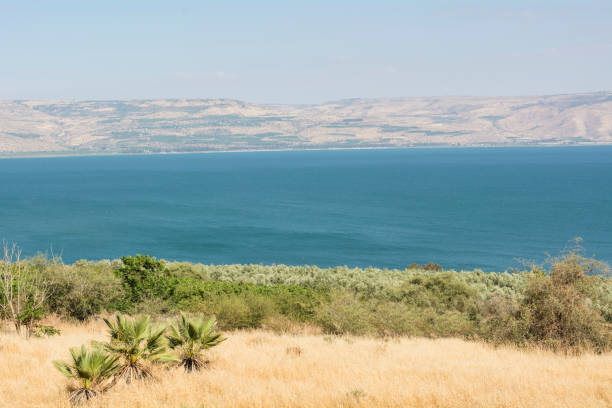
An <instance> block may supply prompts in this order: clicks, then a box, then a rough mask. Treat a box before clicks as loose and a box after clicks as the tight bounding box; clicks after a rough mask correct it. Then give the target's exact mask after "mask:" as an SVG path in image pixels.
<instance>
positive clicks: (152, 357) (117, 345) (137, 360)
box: [103, 314, 176, 384]
mask: <svg viewBox="0 0 612 408" xmlns="http://www.w3.org/2000/svg"><path fill="white" fill-rule="evenodd" d="M104 322H105V323H106V325H107V326H108V328H109V335H110V341H109V342H108V343H105V344H103V347H104V349H105V350H106V351H108V352H109V353H110V354H112V355H115V356H118V357H120V363H121V364H120V369H119V370H118V371H117V373H116V374H115V380H118V381H124V382H125V383H126V384H130V383H131V382H132V381H134V380H143V379H146V378H150V377H152V373H151V370H150V368H149V366H148V365H147V363H148V362H170V361H175V360H176V357H175V356H174V355H172V354H170V353H168V352H167V350H166V344H165V338H164V333H165V331H166V328H165V327H153V325H152V324H151V322H150V320H149V317H141V318H139V319H134V320H132V319H129V318H127V317H126V316H123V315H121V314H117V315H116V316H115V322H113V321H111V320H109V319H106V318H105V319H104Z"/></svg>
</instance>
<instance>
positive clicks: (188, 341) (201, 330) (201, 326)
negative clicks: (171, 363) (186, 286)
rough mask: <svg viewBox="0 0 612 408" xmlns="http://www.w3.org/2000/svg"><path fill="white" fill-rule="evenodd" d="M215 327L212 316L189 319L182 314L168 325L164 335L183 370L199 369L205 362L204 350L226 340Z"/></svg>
mask: <svg viewBox="0 0 612 408" xmlns="http://www.w3.org/2000/svg"><path fill="white" fill-rule="evenodd" d="M216 329H217V321H216V320H215V318H214V317H211V318H209V319H204V318H202V317H199V318H193V319H189V318H187V316H185V315H184V314H181V316H180V317H179V319H178V321H177V322H176V323H175V324H173V325H172V326H171V327H170V333H169V334H167V335H166V337H167V339H168V346H169V347H170V348H171V349H172V350H175V351H176V352H177V354H178V359H179V365H180V366H182V367H184V368H185V371H187V372H191V371H194V370H195V371H199V370H200V369H201V368H202V367H203V366H205V365H206V363H207V361H205V360H204V359H203V357H202V354H203V353H204V351H205V350H208V349H210V348H211V347H214V346H216V345H218V344H219V343H221V342H222V341H224V340H226V339H225V338H224V337H223V336H222V335H221V334H220V333H217V332H216Z"/></svg>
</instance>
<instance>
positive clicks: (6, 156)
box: [0, 143, 612, 160]
mask: <svg viewBox="0 0 612 408" xmlns="http://www.w3.org/2000/svg"><path fill="white" fill-rule="evenodd" d="M609 146H612V143H573V144H545V143H539V144H513V145H486V144H484V145H464V146H463V145H462V146H456V145H440V146H385V147H375V146H373V147H329V148H304V149H236V150H233V149H229V150H198V151H189V152H180V151H167V152H146V151H144V152H135V153H123V152H115V153H105V152H91V153H71V152H65V153H64V152H49V153H45V152H41V153H40V154H36V153H35V152H24V153H0V160H2V159H49V158H63V157H114V156H164V155H181V154H183V155H194V154H215V153H263V152H311V151H352V150H411V149H457V150H463V149H512V148H530V147H532V148H538V147H539V148H562V147H609Z"/></svg>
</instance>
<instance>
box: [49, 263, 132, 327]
mask: <svg viewBox="0 0 612 408" xmlns="http://www.w3.org/2000/svg"><path fill="white" fill-rule="evenodd" d="M120 264H121V262H120V261H113V262H112V263H111V262H109V261H99V262H89V261H84V260H81V261H77V262H75V263H74V264H73V265H63V264H61V265H54V267H52V268H49V269H48V271H47V279H48V281H49V291H50V293H51V294H52V296H50V297H49V298H48V299H47V308H48V310H49V311H50V312H52V313H56V314H58V315H60V316H65V317H68V318H71V319H76V320H80V321H83V320H86V319H88V318H90V317H91V316H95V315H97V314H99V313H101V312H102V311H104V310H107V311H114V310H126V309H127V308H128V306H129V305H130V304H131V302H130V301H129V299H128V296H127V294H126V292H125V291H124V288H123V286H122V284H121V281H120V280H119V278H117V277H116V276H115V275H114V273H113V271H114V270H115V269H116V268H118V265H120Z"/></svg>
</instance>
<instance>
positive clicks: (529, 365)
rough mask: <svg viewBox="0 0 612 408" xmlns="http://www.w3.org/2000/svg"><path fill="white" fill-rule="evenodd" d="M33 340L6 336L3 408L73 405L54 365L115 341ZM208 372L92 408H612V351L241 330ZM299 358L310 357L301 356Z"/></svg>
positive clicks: (99, 331)
mask: <svg viewBox="0 0 612 408" xmlns="http://www.w3.org/2000/svg"><path fill="white" fill-rule="evenodd" d="M62 332H63V333H62V336H59V337H57V336H56V337H52V338H47V339H30V340H25V339H23V338H19V337H17V336H15V335H14V334H7V333H1V332H0V407H67V406H68V404H67V403H66V402H65V401H66V398H67V394H66V391H65V385H66V380H65V379H64V378H63V377H62V376H61V374H60V373H59V372H57V371H56V370H55V368H54V367H53V366H52V365H51V360H54V359H67V358H68V348H69V347H73V346H78V345H80V344H83V343H87V342H89V341H90V340H92V339H94V338H95V339H99V340H102V339H104V334H105V331H104V327H103V326H102V325H100V324H99V323H91V324H88V325H83V326H63V327H62ZM228 335H229V337H230V339H229V340H228V341H226V342H224V343H222V344H221V345H220V346H218V347H217V348H216V349H214V350H212V351H211V353H210V358H211V359H212V361H213V363H212V366H211V368H210V369H208V370H205V371H203V372H201V373H197V374H192V375H186V374H184V373H183V372H182V371H180V370H176V369H172V370H169V371H162V370H160V371H159V372H158V373H157V375H158V376H159V377H160V380H159V381H158V382H151V383H145V384H138V385H135V386H131V387H130V388H129V389H128V388H126V387H125V386H124V387H116V388H114V389H111V390H110V391H109V392H108V393H107V394H105V395H103V396H101V397H99V398H97V399H95V400H94V401H93V402H92V403H91V404H88V406H91V407H96V408H101V407H127V408H136V407H142V408H145V407H146V408H155V407H159V408H161V407H194V408H195V407H312V408H315V407H439V408H442V407H462V408H463V407H465V408H467V407H469V408H475V407H487V408H491V407H504V408H513V407H517V408H518V407H551V408H552V407H554V408H560V407H589V408H597V407H611V406H612V355H610V354H608V355H604V356H596V355H583V356H580V357H565V356H560V355H555V354H552V353H550V352H544V351H528V352H527V351H520V350H516V349H512V348H498V349H495V348H492V347H489V346H487V345H483V344H480V343H471V342H466V341H463V340H458V339H440V340H428V339H400V340H391V341H387V342H383V341H381V340H375V339H366V338H333V339H331V338H329V337H324V336H321V335H306V334H304V335H295V336H291V335H283V336H279V335H275V334H272V333H269V332H264V331H251V332H235V333H229V334H228ZM298 350H299V351H298Z"/></svg>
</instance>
